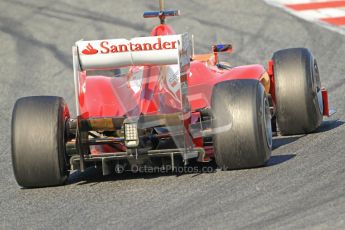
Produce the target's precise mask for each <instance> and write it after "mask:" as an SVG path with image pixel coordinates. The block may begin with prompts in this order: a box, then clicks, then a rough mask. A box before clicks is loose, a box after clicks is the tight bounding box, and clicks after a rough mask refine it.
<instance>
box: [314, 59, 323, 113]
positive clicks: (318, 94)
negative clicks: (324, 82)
mask: <svg viewBox="0 0 345 230" xmlns="http://www.w3.org/2000/svg"><path fill="white" fill-rule="evenodd" d="M313 76H314V82H315V83H314V87H315V89H314V90H315V92H316V98H315V99H316V100H317V104H318V105H319V106H318V107H319V111H320V113H321V114H322V113H323V101H322V91H321V81H320V75H319V68H318V66H317V63H316V61H314V73H313Z"/></svg>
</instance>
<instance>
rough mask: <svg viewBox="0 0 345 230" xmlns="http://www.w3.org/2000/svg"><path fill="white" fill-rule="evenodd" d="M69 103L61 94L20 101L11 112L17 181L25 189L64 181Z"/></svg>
mask: <svg viewBox="0 0 345 230" xmlns="http://www.w3.org/2000/svg"><path fill="white" fill-rule="evenodd" d="M66 109H67V105H66V104H65V102H64V100H63V99H62V98H60V97H50V96H37V97H24V98H20V99H18V100H17V102H16V104H15V105H14V108H13V113H12V164H13V170H14V175H15V178H16V181H17V183H18V184H19V185H20V186H22V187H25V188H33V187H46V186H58V185H62V184H64V182H65V181H66V179H67V176H68V171H67V164H66V156H65V140H66V134H65V123H66V120H67V119H68V112H66V111H68V110H66Z"/></svg>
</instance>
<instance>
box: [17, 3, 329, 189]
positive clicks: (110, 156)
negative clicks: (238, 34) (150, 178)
mask: <svg viewBox="0 0 345 230" xmlns="http://www.w3.org/2000/svg"><path fill="white" fill-rule="evenodd" d="M160 3H161V9H160V11H157V12H146V13H144V17H145V18H151V17H158V18H159V19H160V25H158V26H157V27H155V28H154V29H153V30H152V32H151V36H149V37H138V38H133V39H130V40H127V39H110V40H96V41H78V42H76V44H75V46H73V65H74V83H75V93H76V108H77V116H76V117H75V118H71V117H70V114H69V110H68V107H67V105H66V103H65V102H64V100H63V99H62V98H61V97H53V96H37V97H25V98H20V99H19V100H18V101H17V102H16V104H15V106H14V110H13V117H12V159H13V168H14V174H15V178H16V180H17V182H18V184H19V185H20V186H22V187H44V186H55V185H62V184H63V183H64V182H65V181H66V179H67V177H68V173H69V171H70V170H75V169H80V170H81V171H83V170H84V169H85V168H87V167H91V166H97V167H100V168H101V169H102V171H103V174H104V175H108V174H110V173H114V172H115V171H123V170H133V168H135V169H136V170H137V169H138V168H140V167H142V166H148V167H160V168H168V167H170V169H171V170H174V168H175V166H176V165H177V164H178V163H179V162H180V163H182V162H183V164H184V165H188V163H190V162H191V161H195V160H197V161H199V162H210V161H213V160H215V161H216V163H217V165H218V166H219V167H220V168H222V169H223V170H228V169H242V168H252V167H258V166H263V165H265V163H266V162H267V161H268V160H269V158H270V155H271V148H272V133H273V132H275V131H276V124H277V126H278V129H279V132H280V133H281V134H282V135H294V134H303V133H309V132H312V131H314V130H315V129H316V128H317V127H319V126H320V124H321V122H322V119H323V116H328V115H329V108H328V97H327V91H326V90H325V89H324V88H322V87H321V83H320V77H319V71H318V67H317V63H316V61H315V58H314V57H313V56H312V54H311V53H310V52H309V50H307V49H305V48H293V49H285V50H280V51H277V52H276V53H274V55H273V58H272V60H270V61H269V62H268V63H269V64H268V68H267V69H265V68H264V67H263V66H261V65H248V66H238V67H233V66H230V65H229V64H227V63H223V62H220V61H219V54H220V53H221V52H231V51H232V47H231V45H228V44H222V45H215V46H213V47H212V52H211V53H210V54H204V55H195V54H193V53H192V52H191V50H193V49H192V43H191V42H190V40H189V37H188V34H175V33H174V31H173V29H172V28H171V27H170V26H169V25H167V24H166V23H165V19H166V17H168V16H177V15H178V14H179V11H167V10H164V9H163V2H162V1H161V2H160Z"/></svg>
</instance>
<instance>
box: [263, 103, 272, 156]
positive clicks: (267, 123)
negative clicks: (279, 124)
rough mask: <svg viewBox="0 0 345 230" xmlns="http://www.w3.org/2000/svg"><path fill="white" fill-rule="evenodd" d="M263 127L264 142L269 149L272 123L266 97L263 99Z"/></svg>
mask: <svg viewBox="0 0 345 230" xmlns="http://www.w3.org/2000/svg"><path fill="white" fill-rule="evenodd" d="M264 106H265V107H264V128H265V132H266V133H265V134H266V143H267V146H268V147H269V148H270V149H271V148H272V124H271V111H270V106H269V104H268V100H267V97H265V99H264Z"/></svg>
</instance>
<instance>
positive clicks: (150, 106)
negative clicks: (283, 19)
mask: <svg viewBox="0 0 345 230" xmlns="http://www.w3.org/2000/svg"><path fill="white" fill-rule="evenodd" d="M173 34H175V33H174V31H173V29H172V28H171V27H170V26H169V25H166V24H162V25H159V26H156V27H155V28H154V29H153V30H152V32H151V36H164V35H173ZM201 56H202V58H198V57H197V56H196V57H195V58H193V61H192V62H191V64H190V75H189V77H188V99H189V103H190V106H191V111H192V118H191V119H190V122H191V123H192V124H193V123H194V124H195V123H196V122H197V121H198V119H199V117H200V113H199V112H197V110H198V109H201V108H209V107H210V102H211V95H212V89H213V86H214V85H215V84H217V83H219V82H222V81H227V80H235V79H256V80H259V81H261V80H262V79H263V77H264V76H267V77H268V76H270V78H271V79H273V74H272V73H270V74H267V72H266V70H265V68H264V67H263V66H261V65H248V66H239V67H234V68H230V69H221V68H218V67H217V66H216V64H215V61H214V58H215V57H214V54H212V53H211V54H207V55H201ZM205 57H206V58H205ZM271 68H273V66H272V67H271ZM79 79H80V80H79V92H80V94H79V104H80V114H81V117H82V118H83V119H88V118H94V117H117V116H123V115H124V113H125V108H124V107H123V105H122V103H121V101H122V98H118V96H117V95H118V94H116V93H114V92H116V90H121V89H120V88H119V87H118V86H119V85H121V84H123V82H118V81H121V79H116V78H109V77H106V76H91V77H90V76H88V77H86V74H85V72H82V73H81V75H80V77H79ZM272 81H273V80H269V81H268V87H269V82H272ZM272 83H273V82H272ZM147 87H149V83H148V86H147ZM122 95H124V94H123V93H122ZM128 96H130V95H129V94H128ZM126 101H130V103H136V100H135V98H133V99H132V100H126ZM126 106H128V105H126ZM144 107H145V109H144ZM139 108H140V109H141V110H142V112H143V114H151V113H155V112H158V111H157V107H156V106H155V103H154V100H147V101H145V100H144V102H143V103H141V104H140V105H139ZM193 142H194V145H195V146H196V147H204V146H203V141H202V138H200V137H197V138H194V139H193ZM101 151H107V148H103V149H102V150H101ZM108 151H114V149H109V150H108ZM205 151H206V155H207V157H210V156H213V148H212V147H209V146H208V147H205ZM91 153H92V154H97V151H91Z"/></svg>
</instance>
